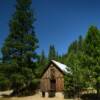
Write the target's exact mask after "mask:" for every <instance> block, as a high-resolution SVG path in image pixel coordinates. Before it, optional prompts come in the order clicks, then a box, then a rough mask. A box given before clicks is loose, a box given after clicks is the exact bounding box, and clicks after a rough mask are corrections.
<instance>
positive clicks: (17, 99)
mask: <svg viewBox="0 0 100 100" xmlns="http://www.w3.org/2000/svg"><path fill="white" fill-rule="evenodd" d="M10 93H11V91H5V92H0V95H2V94H10ZM0 100H75V99H64V97H63V96H62V95H61V94H60V93H58V94H56V97H54V98H48V96H46V97H44V98H43V97H42V96H41V94H40V93H38V94H35V95H33V96H27V97H12V98H3V97H2V96H1V97H0Z"/></svg>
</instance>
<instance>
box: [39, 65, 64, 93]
mask: <svg viewBox="0 0 100 100" xmlns="http://www.w3.org/2000/svg"><path fill="white" fill-rule="evenodd" d="M52 68H53V69H54V71H55V79H56V91H62V90H63V89H64V75H63V73H62V72H61V71H60V70H59V69H58V68H56V67H55V66H54V64H52V63H51V64H50V66H49V68H48V69H47V70H46V72H45V73H44V75H43V76H42V78H41V90H42V91H49V90H50V78H51V69H52Z"/></svg>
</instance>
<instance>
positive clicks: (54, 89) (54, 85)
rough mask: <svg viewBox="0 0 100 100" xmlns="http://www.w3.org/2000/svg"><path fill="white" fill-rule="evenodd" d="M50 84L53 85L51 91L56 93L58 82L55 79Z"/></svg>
mask: <svg viewBox="0 0 100 100" xmlns="http://www.w3.org/2000/svg"><path fill="white" fill-rule="evenodd" d="M50 83H51V90H53V91H56V80H55V79H53V80H50Z"/></svg>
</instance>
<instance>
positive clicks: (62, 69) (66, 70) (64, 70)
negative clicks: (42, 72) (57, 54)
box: [51, 60, 69, 73]
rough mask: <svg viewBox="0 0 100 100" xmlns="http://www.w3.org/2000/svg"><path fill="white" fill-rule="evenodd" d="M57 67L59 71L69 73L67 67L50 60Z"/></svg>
mask: <svg viewBox="0 0 100 100" xmlns="http://www.w3.org/2000/svg"><path fill="white" fill-rule="evenodd" d="M51 61H52V62H53V63H54V64H55V65H56V66H57V67H59V69H60V70H61V71H63V72H64V73H69V68H68V66H66V65H64V64H62V63H60V62H57V61H55V60H51Z"/></svg>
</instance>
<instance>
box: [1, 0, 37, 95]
mask: <svg viewBox="0 0 100 100" xmlns="http://www.w3.org/2000/svg"><path fill="white" fill-rule="evenodd" d="M31 4H32V1H31V0H16V6H15V12H14V14H13V16H12V18H11V20H10V22H9V30H10V32H9V35H8V37H7V39H6V40H5V43H4V46H3V48H2V54H3V62H4V63H9V64H11V67H12V68H10V69H9V68H8V70H9V71H10V70H11V69H12V72H9V71H8V72H9V79H10V82H11V88H12V89H13V90H14V93H13V95H24V94H27V93H30V92H29V91H27V92H26V91H25V90H24V89H26V88H27V89H32V87H30V86H32V84H34V85H33V88H35V87H36V86H35V85H36V84H35V83H36V79H35V72H34V70H35V68H36V64H35V62H36V60H37V54H36V51H35V50H36V49H37V47H38V39H37V38H36V35H35V31H34V26H33V25H34V22H35V15H34V13H33V11H32V8H31ZM5 67H6V66H5ZM13 67H14V68H13ZM8 72H7V73H8ZM23 90H24V93H23ZM19 91H20V92H19ZM25 92H26V93H25ZM19 93H20V94H19Z"/></svg>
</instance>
